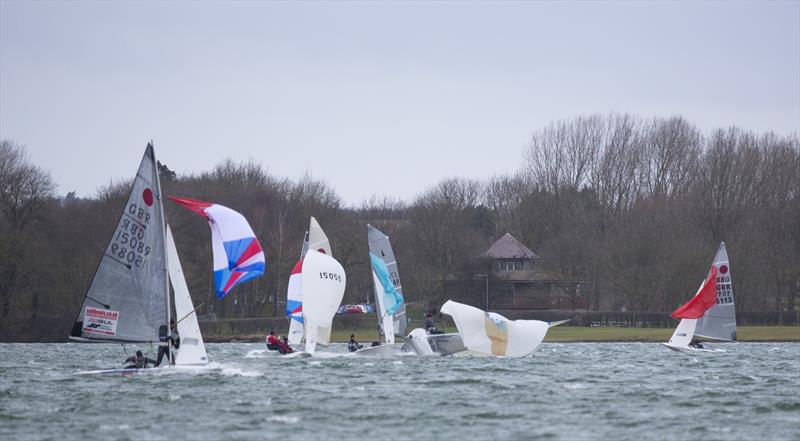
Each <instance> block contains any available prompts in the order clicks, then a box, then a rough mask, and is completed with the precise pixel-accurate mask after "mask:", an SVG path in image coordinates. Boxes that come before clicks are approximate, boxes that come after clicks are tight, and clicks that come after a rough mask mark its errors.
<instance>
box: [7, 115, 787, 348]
mask: <svg viewBox="0 0 800 441" xmlns="http://www.w3.org/2000/svg"><path fill="white" fill-rule="evenodd" d="M134 167H135V164H132V165H131V170H133V168H134ZM159 170H160V171H161V172H162V174H163V175H164V176H163V179H162V186H163V189H164V191H165V193H166V194H169V195H177V196H188V197H193V198H198V199H204V200H209V201H214V202H218V203H221V204H223V205H227V206H230V207H231V208H234V209H236V210H238V211H240V212H242V213H243V214H244V215H245V216H246V217H247V218H248V220H249V221H250V223H251V225H252V226H253V228H254V231H255V233H256V235H257V236H258V237H259V239H260V241H261V243H262V245H263V246H264V248H265V251H266V256H267V271H266V274H265V275H264V276H263V277H261V278H259V279H257V280H255V281H254V282H252V283H248V284H245V285H242V286H240V287H238V288H237V289H236V292H234V293H233V294H232V295H231V296H228V297H227V298H225V299H224V300H222V301H217V300H216V298H215V295H214V289H213V276H212V273H211V252H210V241H209V238H208V237H207V236H208V231H207V227H206V226H205V225H203V223H202V222H198V220H197V219H196V218H195V217H192V216H191V215H190V214H187V213H186V212H185V211H184V210H180V209H179V208H178V207H175V206H173V204H171V203H169V202H166V203H165V208H166V210H167V217H168V219H169V220H170V224H171V225H172V230H173V233H174V234H175V237H176V241H177V247H178V252H179V254H180V256H181V260H182V263H183V267H184V271H185V274H186V276H187V282H188V284H189V288H190V291H191V293H192V295H193V297H194V302H195V304H197V305H201V307H200V310H199V311H200V313H201V314H211V313H213V314H214V315H215V316H216V317H217V318H222V317H261V316H271V315H278V316H280V315H282V314H283V307H284V305H283V303H282V302H284V301H285V296H286V284H287V281H288V275H289V272H290V270H291V268H292V266H293V265H294V264H295V262H296V261H297V259H298V258H299V253H300V247H301V242H302V239H303V233H304V232H305V229H306V228H307V225H308V218H309V216H311V215H313V216H315V217H316V218H317V219H318V220H319V221H320V223H321V224H322V226H323V228H325V231H326V232H327V234H328V236H329V237H330V239H331V242H332V247H333V252H334V254H335V255H336V257H337V258H338V259H339V260H340V261H341V262H342V264H343V265H344V267H345V268H346V270H347V271H348V289H347V293H346V294H345V302H350V303H356V302H364V301H367V300H369V299H371V298H372V280H371V278H370V274H369V271H370V270H369V263H368V259H367V257H366V256H367V249H368V247H367V243H366V224H367V223H371V224H373V225H375V226H376V227H378V228H379V229H381V230H382V231H384V232H385V233H387V234H388V235H390V236H391V238H392V243H393V245H394V247H395V252H396V254H397V256H398V262H399V269H400V273H401V277H402V281H403V288H404V292H405V294H406V296H407V299H408V301H410V302H414V303H417V304H419V305H422V306H423V307H425V308H435V307H438V306H439V305H440V303H441V302H442V301H443V300H444V299H443V295H444V294H443V289H444V284H445V282H446V281H448V280H471V279H472V276H473V275H474V273H475V271H476V269H475V265H476V262H475V257H476V256H477V255H478V254H479V253H481V252H482V251H484V250H485V249H486V248H487V247H488V246H489V245H490V244H491V243H492V242H493V241H494V240H495V239H497V238H498V237H499V236H501V235H502V234H504V233H505V232H510V233H512V234H513V235H514V236H516V237H517V238H519V239H520V240H521V241H522V242H524V243H525V244H527V245H528V246H529V247H530V248H532V249H533V250H534V251H536V253H537V254H539V255H541V256H542V257H543V260H542V262H541V263H540V265H543V266H545V267H546V268H547V270H548V271H550V272H552V273H554V274H557V275H560V276H561V277H563V278H565V279H571V280H588V281H589V284H588V286H585V287H582V292H581V295H583V296H588V298H589V302H590V309H593V310H606V311H619V310H621V309H626V310H629V311H642V312H652V311H670V310H672V309H674V308H675V307H676V306H678V304H680V303H681V302H682V301H684V300H686V299H687V298H688V297H689V296H691V295H692V294H693V293H694V289H695V288H696V286H697V284H698V282H699V281H700V279H702V278H703V277H704V276H705V271H706V270H707V267H708V265H709V264H710V262H711V259H712V257H713V253H714V251H715V250H716V247H717V244H718V243H719V242H720V241H725V242H727V244H728V250H729V253H730V256H731V265H732V267H733V270H734V273H733V274H734V290H735V294H736V305H737V309H739V310H742V311H778V310H783V311H786V310H796V309H797V308H798V307H800V140H799V139H798V136H797V134H793V135H790V136H778V135H775V134H773V133H765V134H755V133H752V132H748V131H745V130H742V129H739V128H735V127H733V128H726V129H718V130H714V131H712V132H711V133H709V134H707V135H704V134H703V133H702V132H701V131H699V130H698V129H697V128H696V127H695V126H694V125H692V124H691V123H689V122H687V121H686V120H684V119H682V118H680V117H673V118H649V119H646V118H640V117H636V116H633V115H627V114H609V115H587V116H580V117H577V118H571V119H565V120H559V121H555V122H553V123H551V124H550V125H548V126H546V127H544V128H541V129H539V130H537V131H535V132H534V133H533V134H532V136H531V138H530V140H529V143H528V146H527V148H526V149H525V150H524V152H523V155H522V162H521V166H520V168H519V170H517V171H516V172H514V173H512V174H508V175H500V176H492V177H486V178H485V179H483V180H474V179H465V178H450V179H445V180H442V181H440V182H438V183H436V184H434V185H432V186H431V187H429V188H428V189H427V190H425V191H424V192H422V193H421V194H419V195H418V196H417V197H415V198H413V199H412V200H410V201H402V200H396V199H391V198H383V199H378V198H373V199H370V200H367V201H364V202H362V203H361V205H360V206H358V207H349V206H345V205H344V203H343V202H342V201H341V199H340V197H339V196H338V195H337V194H336V192H335V191H334V190H333V189H332V187H331V186H330V185H328V184H327V183H325V182H324V181H321V180H318V179H314V178H313V177H311V176H304V177H302V178H300V179H298V180H289V179H285V178H280V177H276V176H273V175H271V174H269V173H268V172H267V171H266V169H265V168H264V167H263V166H262V165H260V164H258V163H254V162H252V161H251V162H243V163H236V162H233V161H231V160H228V161H224V162H222V163H220V164H218V165H217V166H216V167H214V169H212V170H211V171H206V172H201V173H199V174H194V175H180V174H175V173H174V172H172V171H171V170H170V169H169V168H168V167H167V165H166V164H159ZM129 188H130V183H129V182H123V183H116V184H111V185H108V186H106V187H105V188H103V189H102V190H101V191H99V192H98V194H97V195H95V196H93V197H90V198H79V197H77V195H75V194H74V193H70V195H68V197H66V198H64V199H61V200H59V199H57V198H56V197H55V196H54V189H55V184H54V183H53V182H52V178H51V177H50V175H49V173H48V172H46V171H44V170H42V169H41V168H39V167H37V166H35V165H33V164H31V163H30V162H29V160H28V159H27V156H26V155H25V149H24V148H23V147H21V146H20V145H18V144H14V143H12V142H11V141H2V142H0V189H2V194H1V195H0V215H2V217H0V221H1V222H0V316H2V323H1V324H0V340H10V339H19V338H24V339H34V340H35V339H37V338H51V339H52V338H58V337H59V336H61V335H62V334H63V335H66V333H67V332H68V329H69V326H71V322H72V320H73V319H74V317H75V315H76V314H77V308H79V307H80V302H81V299H82V298H83V294H84V292H85V289H86V287H87V286H88V283H89V281H90V279H91V277H92V275H93V273H94V270H95V268H96V265H97V262H98V261H99V259H100V256H101V254H102V252H103V249H104V247H105V245H106V242H107V241H108V238H109V235H110V234H111V232H112V230H113V228H114V222H115V220H116V218H117V217H118V216H119V213H120V210H121V207H122V206H123V204H124V203H125V199H126V198H127V193H128V189H129ZM476 283H477V282H476ZM574 294H576V295H577V293H574ZM276 300H277V302H276ZM59 327H64V329H63V332H62V330H61V329H60V328H59ZM59 332H61V334H59Z"/></svg>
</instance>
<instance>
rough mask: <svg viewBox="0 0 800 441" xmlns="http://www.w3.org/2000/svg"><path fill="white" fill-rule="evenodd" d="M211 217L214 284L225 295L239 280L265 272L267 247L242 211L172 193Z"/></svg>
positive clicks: (208, 218) (195, 210) (220, 294)
mask: <svg viewBox="0 0 800 441" xmlns="http://www.w3.org/2000/svg"><path fill="white" fill-rule="evenodd" d="M169 198H170V199H172V200H173V201H175V202H177V203H178V204H180V205H182V206H183V207H184V208H186V209H188V210H191V211H193V212H195V213H197V214H199V215H200V216H203V217H204V218H205V219H206V220H207V221H208V226H209V227H211V248H212V251H213V254H214V285H215V287H216V290H217V298H220V299H221V298H223V297H225V296H226V295H228V293H229V292H230V291H231V290H232V289H233V288H234V287H235V286H236V285H238V284H240V283H243V282H246V281H248V280H250V279H254V278H256V277H259V276H261V275H262V274H264V267H265V260H264V251H263V249H262V248H261V244H259V243H258V239H257V238H256V235H255V233H253V229H252V228H251V227H250V224H249V223H247V219H245V218H244V216H242V215H241V214H240V213H239V212H237V211H234V210H231V209H230V208H228V207H225V206H223V205H219V204H214V203H211V202H204V201H199V200H196V199H189V198H179V197H172V196H170V197H169Z"/></svg>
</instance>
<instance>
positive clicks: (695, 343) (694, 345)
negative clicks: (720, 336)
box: [689, 337, 703, 349]
mask: <svg viewBox="0 0 800 441" xmlns="http://www.w3.org/2000/svg"><path fill="white" fill-rule="evenodd" d="M689 346H690V347H692V348H695V349H703V345H702V344H700V341H699V340H698V339H697V337H694V338H692V341H691V343H689Z"/></svg>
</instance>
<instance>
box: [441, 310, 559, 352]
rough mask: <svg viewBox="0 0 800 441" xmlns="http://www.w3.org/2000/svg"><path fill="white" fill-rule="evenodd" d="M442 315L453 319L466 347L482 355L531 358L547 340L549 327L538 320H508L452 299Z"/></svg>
mask: <svg viewBox="0 0 800 441" xmlns="http://www.w3.org/2000/svg"><path fill="white" fill-rule="evenodd" d="M441 312H442V313H443V314H447V315H449V316H451V317H453V320H454V321H455V323H456V327H457V328H458V333H459V334H460V335H461V339H462V340H463V342H464V346H466V347H467V349H468V350H470V351H472V352H474V353H478V354H483V355H504V356H509V357H523V356H525V355H528V354H530V353H531V352H533V351H534V350H535V349H536V347H537V346H539V344H540V343H541V342H542V340H544V336H545V334H547V330H548V329H549V327H550V325H549V324H548V323H547V322H543V321H539V320H509V319H507V318H505V317H503V316H502V315H500V314H496V313H494V312H485V311H483V310H481V309H478V308H475V307H473V306H469V305H464V304H461V303H458V302H454V301H452V300H448V301H447V302H445V304H444V305H442V309H441Z"/></svg>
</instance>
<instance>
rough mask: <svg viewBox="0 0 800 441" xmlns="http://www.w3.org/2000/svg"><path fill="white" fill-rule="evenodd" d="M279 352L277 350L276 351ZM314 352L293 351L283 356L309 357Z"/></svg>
mask: <svg viewBox="0 0 800 441" xmlns="http://www.w3.org/2000/svg"><path fill="white" fill-rule="evenodd" d="M275 352H276V353H277V351H275ZM312 355H313V354H311V353H308V352H292V353H290V354H286V355H282V357H283V358H308V357H311V356H312Z"/></svg>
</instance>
